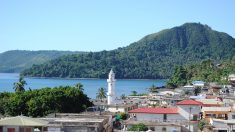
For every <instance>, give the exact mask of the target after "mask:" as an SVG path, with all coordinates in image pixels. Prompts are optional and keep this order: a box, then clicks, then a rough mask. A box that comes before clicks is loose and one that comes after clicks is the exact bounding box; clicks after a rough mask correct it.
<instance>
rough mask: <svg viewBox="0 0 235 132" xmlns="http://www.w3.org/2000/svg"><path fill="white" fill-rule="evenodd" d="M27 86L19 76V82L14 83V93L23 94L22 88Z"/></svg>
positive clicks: (23, 89)
mask: <svg viewBox="0 0 235 132" xmlns="http://www.w3.org/2000/svg"><path fill="white" fill-rule="evenodd" d="M25 85H27V83H26V81H25V80H24V77H23V76H20V78H19V81H18V82H15V83H14V88H13V89H14V90H15V92H24V91H25V88H24V86H25Z"/></svg>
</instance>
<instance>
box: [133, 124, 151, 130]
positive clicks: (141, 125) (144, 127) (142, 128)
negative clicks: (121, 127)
mask: <svg viewBox="0 0 235 132" xmlns="http://www.w3.org/2000/svg"><path fill="white" fill-rule="evenodd" d="M147 130H148V127H147V126H146V125H144V124H143V123H139V124H136V125H132V127H131V128H129V129H128V131H147Z"/></svg>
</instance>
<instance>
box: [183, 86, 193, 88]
mask: <svg viewBox="0 0 235 132" xmlns="http://www.w3.org/2000/svg"><path fill="white" fill-rule="evenodd" d="M184 88H194V86H193V85H185V86H184Z"/></svg>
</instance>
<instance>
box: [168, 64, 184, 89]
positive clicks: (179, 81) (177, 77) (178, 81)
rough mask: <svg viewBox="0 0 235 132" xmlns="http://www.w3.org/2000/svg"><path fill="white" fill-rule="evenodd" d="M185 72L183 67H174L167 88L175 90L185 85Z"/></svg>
mask: <svg viewBox="0 0 235 132" xmlns="http://www.w3.org/2000/svg"><path fill="white" fill-rule="evenodd" d="M187 80H188V78H187V71H186V69H185V68H184V67H183V66H176V67H175V71H174V73H173V76H172V77H171V78H170V80H169V81H168V82H167V86H168V87H172V88H176V87H177V86H183V85H185V84H186V83H187Z"/></svg>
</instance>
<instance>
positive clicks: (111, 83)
mask: <svg viewBox="0 0 235 132" xmlns="http://www.w3.org/2000/svg"><path fill="white" fill-rule="evenodd" d="M108 77H109V78H108V79H107V82H108V93H107V96H108V105H113V104H115V99H116V95H115V82H116V80H115V74H114V72H113V70H112V69H111V71H110V72H109V76H108Z"/></svg>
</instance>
